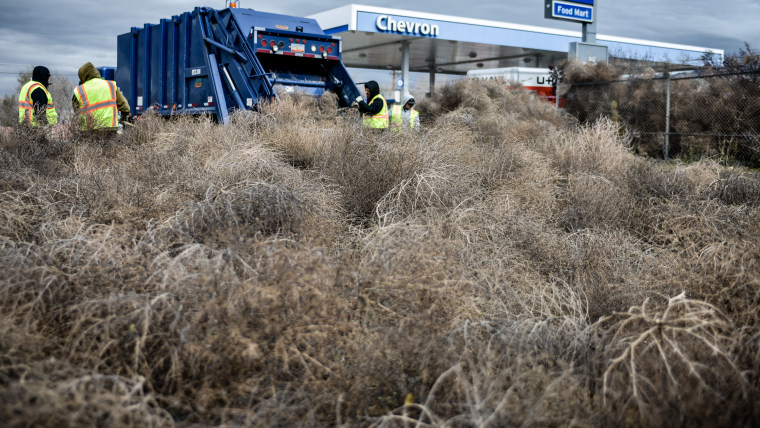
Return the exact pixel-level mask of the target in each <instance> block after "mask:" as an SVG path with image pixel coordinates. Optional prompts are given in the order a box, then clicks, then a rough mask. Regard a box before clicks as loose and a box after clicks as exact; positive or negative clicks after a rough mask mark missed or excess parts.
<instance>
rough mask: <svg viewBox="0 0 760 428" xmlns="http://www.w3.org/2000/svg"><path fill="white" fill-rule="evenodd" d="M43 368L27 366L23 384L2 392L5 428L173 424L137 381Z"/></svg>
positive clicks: (1, 403) (153, 425) (0, 409)
mask: <svg viewBox="0 0 760 428" xmlns="http://www.w3.org/2000/svg"><path fill="white" fill-rule="evenodd" d="M45 365H46V364H34V365H32V366H31V367H27V368H26V371H27V374H26V377H27V381H26V382H19V383H14V384H12V385H9V386H8V387H7V388H2V389H0V414H2V415H4V416H6V417H7V419H5V420H4V425H5V426H8V427H27V426H36V427H79V426H109V427H134V426H144V427H171V426H174V420H173V419H172V417H171V415H170V414H169V413H168V412H167V411H166V410H164V409H163V408H162V407H161V405H162V402H161V400H160V399H159V398H158V397H156V396H155V395H153V394H151V393H146V392H145V390H144V388H145V385H144V384H143V382H142V380H140V379H137V380H134V379H128V378H125V377H120V376H114V375H102V374H97V373H87V372H83V371H82V370H78V369H76V368H58V367H55V368H53V370H51V367H45ZM48 365H50V364H48ZM55 369H57V371H56V370H55ZM29 372H32V373H29ZM49 373H53V374H54V375H53V376H47V375H46V374H49Z"/></svg>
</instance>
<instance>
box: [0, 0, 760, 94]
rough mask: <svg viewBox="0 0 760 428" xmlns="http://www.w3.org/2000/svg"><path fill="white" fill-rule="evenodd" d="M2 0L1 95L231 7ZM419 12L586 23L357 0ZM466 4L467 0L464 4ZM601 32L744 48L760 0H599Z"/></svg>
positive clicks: (244, 1)
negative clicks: (169, 23) (147, 28)
mask: <svg viewBox="0 0 760 428" xmlns="http://www.w3.org/2000/svg"><path fill="white" fill-rule="evenodd" d="M0 1H2V8H1V9H0V10H2V13H0V95H5V94H9V93H13V92H15V90H16V86H17V82H16V76H17V75H18V73H19V72H20V71H23V70H30V69H31V68H32V67H33V66H35V65H45V66H47V67H48V68H50V69H51V71H52V72H53V74H62V75H65V76H67V77H69V78H70V79H71V80H74V81H75V82H76V70H77V69H78V68H79V67H80V66H81V65H82V64H84V63H85V62H87V61H91V62H92V63H94V64H95V65H96V66H101V65H110V66H116V36H118V35H119V34H122V33H126V32H128V31H129V29H130V28H131V27H141V26H142V25H143V24H144V23H146V22H150V23H158V21H159V20H160V19H161V18H170V17H171V16H172V15H178V14H180V13H182V12H187V11H191V10H192V9H193V8H194V7H196V6H210V7H215V8H217V9H222V8H224V7H225V1H224V0H205V1H204V0H201V1H194V0H127V1H122V2H114V1H94V0H34V1H32V2H24V1H11V0H0ZM349 3H350V1H346V0H321V1H313V0H311V1H289V0H285V1H272V2H267V1H256V2H254V1H252V0H239V1H238V4H239V7H245V8H250V9H256V10H260V11H262V12H273V13H283V14H288V15H298V16H308V15H312V14H314V13H317V12H322V11H325V10H329V9H332V8H335V7H339V6H344V5H346V4H349ZM356 3H358V4H365V5H370V6H382V7H388V8H397V9H405V10H414V11H418V12H428V13H438V14H443V15H454V16H461V17H465V18H478V19H488V20H493V21H502V22H510V23H516V24H526V25H536V26H542V27H550V28H559V29H567V30H576V31H580V27H581V26H580V24H572V23H565V22H561V21H556V20H547V19H544V6H543V5H544V0H478V1H476V2H472V3H471V2H469V1H462V0H417V1H415V2H410V1H408V0H385V1H382V2H372V1H365V2H361V1H358V2H356ZM464 5H466V6H464ZM597 5H598V6H597V17H598V23H597V32H598V33H599V34H605V35H613V36H620V37H632V38H638V39H644V40H653V41H660V42H670V43H678V44H686V45H694V46H701V47H708V48H713V49H724V50H725V51H726V54H731V53H735V52H738V50H739V48H741V47H743V44H744V42H749V43H750V45H751V46H752V47H753V48H755V49H760V30H758V22H760V0H722V1H719V0H635V1H625V0H597Z"/></svg>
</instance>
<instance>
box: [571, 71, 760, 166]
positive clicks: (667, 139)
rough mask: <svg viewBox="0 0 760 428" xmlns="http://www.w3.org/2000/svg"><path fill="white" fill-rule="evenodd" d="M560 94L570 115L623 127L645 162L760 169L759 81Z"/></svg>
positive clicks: (609, 87)
mask: <svg viewBox="0 0 760 428" xmlns="http://www.w3.org/2000/svg"><path fill="white" fill-rule="evenodd" d="M560 91H561V94H563V96H564V98H565V108H566V110H567V111H568V112H570V113H571V114H573V115H575V116H576V117H578V119H579V120H580V121H581V122H591V121H594V120H596V119H598V118H601V117H609V118H610V119H612V120H613V121H615V122H618V123H619V124H620V127H621V132H625V133H627V134H628V135H630V136H631V137H632V144H633V147H634V149H635V150H636V151H637V152H638V153H640V154H642V155H647V156H654V157H660V158H665V159H670V158H680V159H683V160H686V161H689V160H696V159H700V158H704V157H709V158H713V159H718V160H720V161H721V162H722V163H724V164H726V165H743V166H748V167H753V168H758V167H760V73H757V72H752V73H731V74H714V75H698V73H697V72H682V73H663V74H660V75H654V76H651V77H649V78H627V79H624V80H618V81H613V82H593V83H567V84H565V83H563V84H562V85H561V87H560Z"/></svg>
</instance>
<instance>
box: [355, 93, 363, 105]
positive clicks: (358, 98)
mask: <svg viewBox="0 0 760 428" xmlns="http://www.w3.org/2000/svg"><path fill="white" fill-rule="evenodd" d="M362 101H364V98H362V96H361V95H359V96H358V97H356V100H354V102H355V103H356V104H359V103H360V102H362Z"/></svg>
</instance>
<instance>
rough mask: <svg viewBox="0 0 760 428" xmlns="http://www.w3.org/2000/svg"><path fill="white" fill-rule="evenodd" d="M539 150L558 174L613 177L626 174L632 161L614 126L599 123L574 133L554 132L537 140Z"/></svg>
mask: <svg viewBox="0 0 760 428" xmlns="http://www.w3.org/2000/svg"><path fill="white" fill-rule="evenodd" d="M538 144H539V150H540V151H541V152H542V153H543V154H544V155H546V156H547V157H549V158H550V159H551V160H552V162H554V164H555V165H556V166H557V168H558V169H559V171H560V173H562V174H563V175H567V174H569V173H570V172H575V173H578V172H588V173H590V174H599V175H601V176H603V177H607V178H613V177H615V176H616V175H618V174H621V173H622V172H624V171H626V170H627V169H628V165H629V164H630V163H631V162H632V161H633V156H632V155H631V154H630V152H629V150H628V147H627V144H626V141H624V140H622V139H621V137H620V135H619V134H618V130H617V125H616V124H615V123H613V122H612V121H610V120H599V121H597V122H595V123H594V124H593V125H591V126H589V127H579V128H576V129H575V132H571V133H568V131H567V130H560V129H554V130H552V132H548V133H546V134H545V135H544V136H543V138H541V139H540V140H539V141H538Z"/></svg>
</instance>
